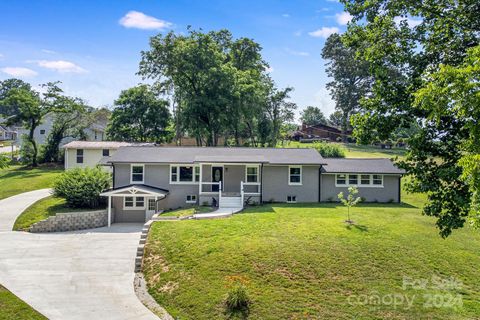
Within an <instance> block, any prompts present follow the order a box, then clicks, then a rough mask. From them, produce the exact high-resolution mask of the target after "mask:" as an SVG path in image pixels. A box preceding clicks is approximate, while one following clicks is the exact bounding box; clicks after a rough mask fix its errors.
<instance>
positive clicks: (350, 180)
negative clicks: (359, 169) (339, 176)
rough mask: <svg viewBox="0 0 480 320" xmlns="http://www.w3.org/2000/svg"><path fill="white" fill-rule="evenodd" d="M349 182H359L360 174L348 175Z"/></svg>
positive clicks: (350, 183)
mask: <svg viewBox="0 0 480 320" xmlns="http://www.w3.org/2000/svg"><path fill="white" fill-rule="evenodd" d="M348 184H349V185H356V184H358V175H356V174H349V175H348Z"/></svg>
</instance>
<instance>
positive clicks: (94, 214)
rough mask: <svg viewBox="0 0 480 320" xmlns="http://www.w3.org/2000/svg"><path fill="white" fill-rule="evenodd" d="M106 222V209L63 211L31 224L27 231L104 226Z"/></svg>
mask: <svg viewBox="0 0 480 320" xmlns="http://www.w3.org/2000/svg"><path fill="white" fill-rule="evenodd" d="M107 224H108V213H107V210H98V211H82V212H65V213H57V214H56V215H55V216H51V217H48V218H47V219H45V220H42V221H39V222H37V223H35V224H33V225H32V226H31V227H30V229H29V231H30V232H34V233H40V232H62V231H74V230H83V229H93V228H99V227H105V226H106V225H107Z"/></svg>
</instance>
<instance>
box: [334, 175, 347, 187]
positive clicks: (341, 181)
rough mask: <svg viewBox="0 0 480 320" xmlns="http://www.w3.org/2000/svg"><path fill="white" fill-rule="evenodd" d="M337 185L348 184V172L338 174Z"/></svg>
mask: <svg viewBox="0 0 480 320" xmlns="http://www.w3.org/2000/svg"><path fill="white" fill-rule="evenodd" d="M336 183H337V185H346V184H347V175H346V174H337V180H336Z"/></svg>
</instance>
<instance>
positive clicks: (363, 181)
mask: <svg viewBox="0 0 480 320" xmlns="http://www.w3.org/2000/svg"><path fill="white" fill-rule="evenodd" d="M360 185H364V186H368V185H370V175H369V174H362V175H360Z"/></svg>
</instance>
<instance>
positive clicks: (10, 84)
mask: <svg viewBox="0 0 480 320" xmlns="http://www.w3.org/2000/svg"><path fill="white" fill-rule="evenodd" d="M13 89H25V90H27V91H30V90H31V86H30V84H29V83H27V82H24V81H22V80H20V79H14V78H12V79H7V80H4V81H0V115H3V116H5V117H8V116H12V115H15V114H17V113H18V112H19V110H18V106H17V105H10V104H7V103H6V100H5V99H6V98H7V96H8V94H9V92H10V91H11V90H13Z"/></svg>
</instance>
